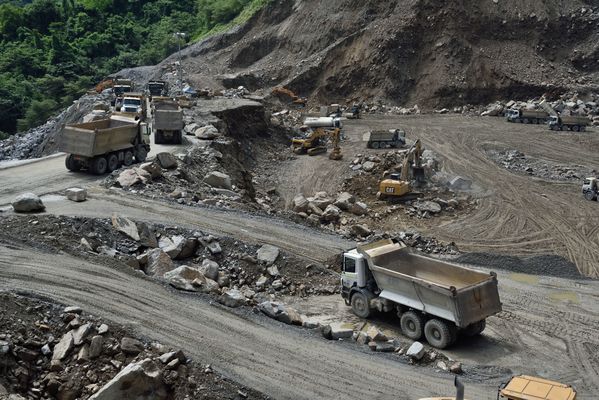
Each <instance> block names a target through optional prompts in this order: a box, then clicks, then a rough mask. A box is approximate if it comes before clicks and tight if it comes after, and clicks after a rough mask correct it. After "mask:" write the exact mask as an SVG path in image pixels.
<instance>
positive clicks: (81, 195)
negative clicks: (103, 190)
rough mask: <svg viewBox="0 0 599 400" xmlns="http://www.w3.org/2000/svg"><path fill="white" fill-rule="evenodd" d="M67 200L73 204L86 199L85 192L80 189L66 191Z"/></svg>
mask: <svg viewBox="0 0 599 400" xmlns="http://www.w3.org/2000/svg"><path fill="white" fill-rule="evenodd" d="M66 195H67V199H69V200H71V201H75V202H80V201H85V199H87V190H85V189H81V188H69V189H67V191H66Z"/></svg>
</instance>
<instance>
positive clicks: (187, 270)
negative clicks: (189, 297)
mask: <svg viewBox="0 0 599 400" xmlns="http://www.w3.org/2000/svg"><path fill="white" fill-rule="evenodd" d="M164 279H165V280H166V281H167V282H168V283H169V284H170V285H171V286H173V287H174V288H176V289H180V290H186V291H188V292H197V291H198V290H199V285H198V283H203V282H205V281H206V279H205V277H204V274H202V272H201V271H200V270H199V269H197V268H192V267H188V266H187V265H182V266H180V267H178V268H175V269H174V270H172V271H169V272H167V273H166V274H164Z"/></svg>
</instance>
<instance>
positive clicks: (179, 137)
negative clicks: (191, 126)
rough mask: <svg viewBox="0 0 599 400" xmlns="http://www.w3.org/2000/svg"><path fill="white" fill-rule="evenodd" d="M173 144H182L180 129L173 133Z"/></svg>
mask: <svg viewBox="0 0 599 400" xmlns="http://www.w3.org/2000/svg"><path fill="white" fill-rule="evenodd" d="M175 144H183V133H181V131H177V132H176V133H175Z"/></svg>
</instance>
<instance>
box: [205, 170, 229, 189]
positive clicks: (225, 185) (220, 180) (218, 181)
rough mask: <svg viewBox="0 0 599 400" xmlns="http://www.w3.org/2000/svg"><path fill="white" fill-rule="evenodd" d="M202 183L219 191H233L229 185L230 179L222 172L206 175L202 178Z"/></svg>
mask: <svg viewBox="0 0 599 400" xmlns="http://www.w3.org/2000/svg"><path fill="white" fill-rule="evenodd" d="M204 183H206V184H208V185H210V186H212V187H215V188H221V189H228V190H231V189H233V185H232V184H231V177H230V176H229V175H227V174H223V173H222V172H218V171H212V172H210V173H209V174H208V175H206V176H205V177H204Z"/></svg>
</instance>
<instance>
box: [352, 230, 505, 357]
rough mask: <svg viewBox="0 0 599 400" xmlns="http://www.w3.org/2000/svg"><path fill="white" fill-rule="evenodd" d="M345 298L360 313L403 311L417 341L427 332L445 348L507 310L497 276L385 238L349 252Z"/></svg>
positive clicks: (402, 318) (406, 326) (405, 323)
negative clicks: (500, 297)
mask: <svg viewBox="0 0 599 400" xmlns="http://www.w3.org/2000/svg"><path fill="white" fill-rule="evenodd" d="M341 282H342V283H341V296H342V297H343V298H344V299H345V302H346V304H347V305H351V308H352V311H353V313H354V314H356V315H357V316H358V317H361V318H368V317H369V316H370V314H371V312H372V310H378V311H380V312H391V311H395V312H397V314H398V316H399V317H400V325H401V330H402V332H403V334H404V335H406V336H407V337H409V338H410V339H412V340H420V338H421V337H422V336H423V335H424V337H425V338H426V340H428V342H429V344H430V345H431V346H433V347H437V348H439V349H443V348H445V347H447V346H449V345H451V344H452V343H454V342H455V341H456V340H457V337H458V334H459V333H463V334H465V335H468V336H474V335H478V334H480V333H481V332H482V331H483V330H484V329H485V320H486V318H488V317H490V316H492V315H495V314H497V313H498V312H500V311H501V302H500V300H499V291H498V289H497V275H496V274H495V273H493V272H491V273H483V272H479V271H475V270H472V269H468V268H465V267H462V266H459V265H457V264H453V263H450V262H447V261H442V260H437V259H434V258H430V257H426V256H423V255H421V254H416V253H415V252H413V251H412V250H411V248H410V247H408V246H407V245H406V244H404V243H403V242H400V241H394V240H390V239H386V240H380V241H378V242H374V243H371V244H368V245H362V246H358V247H357V248H355V249H353V250H350V251H348V252H345V253H344V254H343V271H342V273H341Z"/></svg>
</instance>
